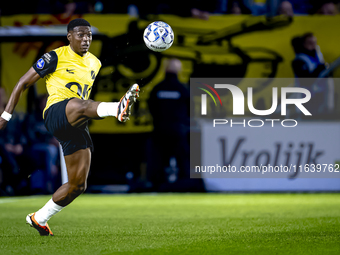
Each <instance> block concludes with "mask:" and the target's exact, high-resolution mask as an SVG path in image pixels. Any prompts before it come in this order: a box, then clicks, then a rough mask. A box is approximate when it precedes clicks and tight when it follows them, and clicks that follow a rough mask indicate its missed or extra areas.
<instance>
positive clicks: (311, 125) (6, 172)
mask: <svg viewBox="0 0 340 255" xmlns="http://www.w3.org/2000/svg"><path fill="white" fill-rule="evenodd" d="M183 2H184V1H181V2H180V1H174V0H172V1H153V0H152V1H109V0H88V1H81V0H79V1H78V0H67V1H66V0H65V1H64V0H38V1H26V0H17V1H1V2H0V110H1V111H0V112H2V111H3V109H4V107H5V105H6V102H7V100H8V97H9V95H10V93H11V91H12V89H13V88H14V86H15V84H16V82H17V81H18V79H20V77H21V76H22V75H23V74H24V73H25V72H26V71H27V70H28V69H29V68H30V67H31V66H32V64H33V63H34V62H35V61H37V60H38V59H39V58H40V56H41V55H43V54H44V53H45V52H48V51H50V50H53V49H55V48H57V47H59V46H63V45H66V44H67V43H68V42H67V39H66V26H67V24H68V22H69V21H70V20H72V19H74V18H78V17H82V18H84V19H86V20H88V21H89V22H90V23H91V25H92V29H93V34H94V35H93V42H92V45H91V47H90V52H92V53H93V54H95V55H96V56H97V57H98V58H99V59H100V60H101V62H102V69H101V71H100V73H99V75H98V77H96V81H95V84H94V87H93V91H91V98H92V99H94V100H98V101H117V100H119V99H120V98H121V96H122V95H123V94H124V93H125V91H126V90H127V88H128V87H129V86H130V85H131V84H133V83H135V82H137V83H139V84H140V86H141V94H140V98H139V101H138V102H137V103H136V104H135V105H134V109H133V116H132V117H131V120H130V121H128V122H126V123H119V122H118V121H117V120H116V119H114V118H106V119H104V120H98V121H97V120H96V121H91V122H90V124H89V127H90V132H91V135H92V139H93V142H94V146H95V151H94V153H93V156H92V165H91V170H90V176H89V180H88V188H87V190H86V193H87V194H84V195H82V196H80V197H79V198H78V199H76V200H75V201H74V202H73V203H72V204H71V205H70V206H68V207H67V208H66V209H65V210H63V212H62V213H60V214H58V215H56V216H55V217H53V218H52V219H51V221H50V223H51V224H50V225H51V227H52V230H53V231H54V234H55V237H54V238H47V239H44V240H43V241H42V239H41V238H40V237H39V236H38V235H37V233H32V232H33V230H31V229H30V228H28V227H25V226H23V224H24V217H25V216H26V215H27V213H30V212H33V211H34V210H37V208H39V207H41V206H42V205H43V204H44V203H46V201H48V199H50V197H51V194H53V192H54V191H55V190H56V189H57V188H58V187H59V186H60V185H61V184H62V183H63V182H65V181H67V178H66V176H65V174H63V171H65V167H64V165H63V160H61V158H62V154H61V151H60V148H59V145H58V143H57V142H56V140H54V139H53V137H51V136H50V135H49V134H48V133H47V131H46V129H45V127H44V124H43V120H42V115H41V110H42V108H43V107H44V103H45V100H46V88H45V82H44V80H43V79H42V80H40V81H39V82H38V83H37V84H35V85H34V86H32V87H31V88H30V89H29V90H28V91H26V92H25V93H24V94H23V95H22V97H21V101H20V102H19V104H18V106H17V108H16V110H15V114H14V115H13V118H12V120H11V121H10V122H9V123H8V126H7V128H6V129H5V130H4V131H1V132H0V222H1V224H0V254H41V253H46V251H48V253H49V254H90V253H91V254H118V253H119V254H146V253H148V254H165V253H167V254H183V253H185V254H198V253H204V254H339V253H340V246H339V236H340V234H339V226H340V221H339V219H340V215H339V209H340V208H339V205H340V198H339V194H338V193H339V191H340V179H339V178H335V177H337V176H338V174H337V176H336V175H333V176H332V178H304V177H305V176H304V175H303V174H300V173H299V174H291V175H286V176H285V177H283V178H239V179H235V178H232V179H231V178H214V179H212V178H190V170H192V169H190V166H189V165H190V163H191V164H195V165H204V164H210V162H211V160H215V159H216V157H219V158H218V160H220V159H221V151H222V152H223V153H224V152H225V154H224V155H222V159H223V160H224V161H222V162H223V163H224V162H226V163H228V160H229V163H230V161H231V160H232V158H234V161H235V162H236V161H237V162H236V163H237V164H238V166H240V164H241V163H240V158H242V157H248V156H249V162H248V163H249V164H258V163H259V162H260V161H261V160H264V161H265V160H266V159H267V160H268V162H269V158H270V160H271V161H270V162H272V161H273V160H274V157H275V160H277V159H278V158H280V160H286V163H287V164H291V163H292V164H298V163H299V162H303V163H312V162H314V163H325V164H332V165H333V164H336V163H339V162H340V154H339V152H340V148H339V146H340V145H339V144H340V143H339V141H340V117H339V116H340V104H339V96H340V93H339V92H340V90H339V88H340V87H339V86H338V83H339V81H340V80H339V78H340V68H338V64H339V62H340V61H339V60H338V58H339V57H340V47H339V41H340V34H339V32H338V31H339V24H340V16H339V15H338V14H339V1H328V0H326V1H321V0H288V1H282V0H209V1H204V0H190V1H185V4H183ZM156 20H162V21H165V22H167V23H168V24H170V25H171V27H172V28H173V30H174V34H175V40H174V44H173V46H172V47H171V48H170V49H169V50H167V51H164V52H162V53H155V52H152V51H150V50H148V49H147V47H146V46H145V45H144V42H143V39H142V34H143V31H144V29H145V27H146V26H147V25H148V24H149V23H151V22H153V21H156ZM306 33H307V35H306ZM303 35H306V36H305V37H303ZM293 39H294V40H293ZM307 39H308V40H307ZM315 40H317V43H316V42H315ZM307 41H308V44H309V45H311V47H312V48H313V47H314V49H312V50H311V51H309V53H311V52H312V53H313V54H314V55H313V56H312V55H309V56H311V58H309V60H310V61H311V62H312V64H311V65H312V66H313V67H312V68H311V69H313V70H311V69H309V67H310V66H308V63H307V66H308V67H307V68H304V67H303V66H300V69H299V66H296V65H294V64H293V61H294V59H296V58H297V54H299V53H306V52H307V51H306V49H305V50H301V47H302V46H303V47H309V46H308V45H307ZM293 46H294V47H293ZM316 53H317V54H318V55H317V56H316V55H315V54H316ZM320 53H322V55H323V57H322V58H323V59H324V61H323V60H322V58H321V57H320ZM307 54H308V52H307ZM307 62H308V60H307ZM309 64H310V63H309ZM307 69H308V70H307ZM299 71H300V72H301V73H304V74H306V71H307V73H308V74H307V75H306V76H307V77H309V78H311V79H315V78H317V77H324V78H325V79H326V80H327V88H325V87H324V88H325V89H323V90H321V91H319V92H320V93H319V94H317V93H316V94H317V96H316V97H315V98H314V99H313V101H312V102H313V103H312V104H311V105H309V107H311V108H312V109H313V116H312V117H310V118H303V117H302V116H301V115H299V114H298V112H296V111H295V109H290V111H289V114H288V116H287V118H288V117H289V118H293V119H297V120H298V122H299V125H298V127H296V128H294V132H291V133H289V132H282V128H281V127H279V126H277V127H276V126H275V127H274V128H267V127H263V129H261V130H260V131H256V130H253V131H254V132H250V131H251V130H249V129H248V128H245V129H242V128H228V129H227V128H224V129H216V130H215V132H211V133H210V135H207V132H206V131H207V130H208V129H207V126H206V125H204V121H198V120H197V107H199V106H200V105H199V104H197V98H196V99H195V97H190V94H189V90H190V78H200V77H204V78H214V77H220V78H221V77H226V78H236V80H237V81H239V87H240V88H241V89H242V90H243V91H246V87H247V83H242V81H247V80H248V81H251V79H254V78H255V79H258V80H257V81H259V82H258V83H256V84H252V87H253V89H254V90H253V92H254V97H253V98H254V101H253V102H254V107H255V108H256V109H262V110H263V109H269V108H270V106H271V98H272V88H273V87H282V86H295V85H296V84H295V78H296V77H298V76H299ZM301 73H300V74H301ZM300 76H301V75H300ZM302 76H303V74H302ZM248 78H249V79H248ZM158 85H160V86H158ZM162 88H163V90H162ZM164 88H166V89H164ZM164 90H165V91H166V92H167V93H164ZM160 91H161V92H162V91H163V92H162V93H159V92H160ZM178 95H180V96H178ZM191 96H193V95H191ZM169 97H170V98H169ZM221 97H222V100H223V102H225V103H224V107H221V108H218V109H219V110H218V111H216V116H214V117H217V118H230V116H231V110H232V98H231V95H230V93H229V94H224V95H221ZM182 98H185V100H182ZM169 99H170V100H169ZM210 103H211V104H213V102H209V104H210ZM189 105H190V107H189ZM189 108H190V109H189ZM198 109H199V108H198ZM189 113H190V114H189ZM275 114H276V113H274V114H273V115H272V116H270V117H271V118H277V119H280V118H281V119H282V116H278V115H277V114H276V115H275ZM246 117H247V118H248V117H254V116H253V115H251V114H250V113H249V112H246ZM254 118H255V117H254ZM256 119H265V118H262V117H258V116H257V117H256ZM208 131H209V130H208ZM216 138H217V139H216ZM216 142H218V143H219V144H218V146H220V147H218V146H217V147H218V148H221V150H219V151H217V152H216V150H215V149H214V148H217V147H216ZM203 145H204V146H203ZM190 150H191V152H192V151H194V152H195V153H198V154H199V155H200V157H194V158H191V159H190V157H189V155H190ZM233 152H235V153H234V154H233ZM198 154H196V155H198ZM246 155H248V156H246ZM190 160H191V162H189V161H190ZM209 160H210V161H209ZM297 160H298V161H297ZM218 162H220V161H218ZM213 163H216V162H213ZM236 163H235V164H236ZM261 163H262V161H261ZM194 177H197V176H194ZM198 177H205V176H204V175H202V176H198ZM225 192H226V193H228V194H220V193H225ZM271 192H272V193H275V194H267V193H271ZM126 193H132V194H126ZM230 193H241V194H230ZM249 193H259V194H249ZM264 193H266V194H264ZM292 193H294V194H292ZM296 193H306V194H296ZM320 193H323V194H320ZM324 193H327V194H324ZM329 193H332V194H329ZM107 194H113V195H107ZM58 237H62V238H58Z"/></svg>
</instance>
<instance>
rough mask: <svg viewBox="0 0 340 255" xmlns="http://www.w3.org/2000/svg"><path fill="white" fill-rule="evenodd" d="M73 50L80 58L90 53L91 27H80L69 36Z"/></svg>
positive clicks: (74, 29)
mask: <svg viewBox="0 0 340 255" xmlns="http://www.w3.org/2000/svg"><path fill="white" fill-rule="evenodd" d="M67 39H68V40H69V42H70V46H71V48H72V50H73V51H74V52H75V53H77V54H78V55H80V56H84V55H85V54H86V52H88V50H89V48H90V45H91V42H92V32H91V27H87V26H78V27H75V28H73V31H70V32H69V33H68V34H67Z"/></svg>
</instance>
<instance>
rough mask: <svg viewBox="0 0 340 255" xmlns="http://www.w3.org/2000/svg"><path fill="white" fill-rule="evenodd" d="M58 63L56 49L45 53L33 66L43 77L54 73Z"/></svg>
mask: <svg viewBox="0 0 340 255" xmlns="http://www.w3.org/2000/svg"><path fill="white" fill-rule="evenodd" d="M57 64H58V55H57V53H56V52H55V51H50V52H49V53H45V54H44V55H43V56H42V57H41V58H39V60H38V61H37V62H36V63H34V65H33V68H34V70H35V71H36V72H37V73H38V74H39V76H40V77H41V78H44V77H45V76H46V75H48V74H50V73H53V72H54V71H55V70H56V68H57Z"/></svg>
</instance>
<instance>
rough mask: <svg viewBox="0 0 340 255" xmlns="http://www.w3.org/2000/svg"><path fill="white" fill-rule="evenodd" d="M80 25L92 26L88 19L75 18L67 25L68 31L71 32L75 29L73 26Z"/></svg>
mask: <svg viewBox="0 0 340 255" xmlns="http://www.w3.org/2000/svg"><path fill="white" fill-rule="evenodd" d="M78 26H85V27H91V25H90V23H89V22H88V21H87V20H84V19H74V20H71V21H70V23H68V25H67V32H70V31H72V30H73V28H75V27H78Z"/></svg>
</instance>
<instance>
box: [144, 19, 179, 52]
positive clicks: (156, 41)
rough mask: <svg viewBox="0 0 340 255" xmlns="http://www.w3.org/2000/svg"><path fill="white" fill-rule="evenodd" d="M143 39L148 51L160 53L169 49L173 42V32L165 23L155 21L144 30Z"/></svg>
mask: <svg viewBox="0 0 340 255" xmlns="http://www.w3.org/2000/svg"><path fill="white" fill-rule="evenodd" d="M143 39H144V42H145V44H146V46H147V47H148V48H149V49H150V50H153V51H157V52H161V51H165V50H167V49H169V48H170V47H171V45H172V43H173V42H174V32H173V31H172V28H171V27H170V26H169V25H168V24H167V23H165V22H163V21H155V22H152V23H151V24H150V25H148V26H147V28H145V30H144V35H143Z"/></svg>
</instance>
